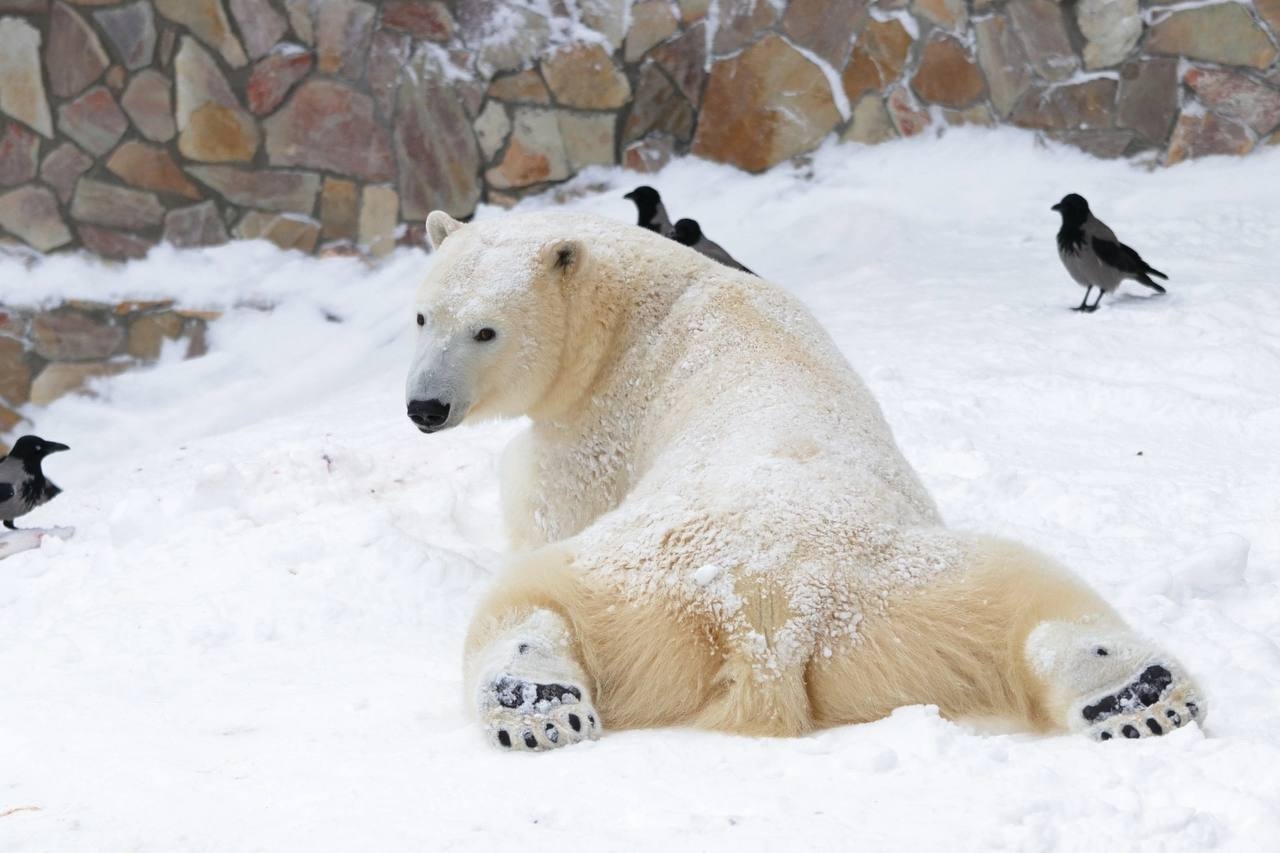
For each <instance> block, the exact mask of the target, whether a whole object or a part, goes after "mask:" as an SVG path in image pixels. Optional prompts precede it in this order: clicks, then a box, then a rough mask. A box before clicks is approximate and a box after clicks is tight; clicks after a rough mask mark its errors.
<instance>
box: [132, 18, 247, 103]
mask: <svg viewBox="0 0 1280 853" xmlns="http://www.w3.org/2000/svg"><path fill="white" fill-rule="evenodd" d="M152 2H154V3H155V5H156V10H157V11H158V12H159V13H160V14H161V15H163V16H165V17H166V18H168V19H169V20H171V21H174V22H175V23H179V24H182V25H183V26H184V27H186V28H187V29H189V30H190V31H191V32H192V33H194V34H195V36H196V38H198V39H200V41H202V42H204V43H205V44H207V45H209V47H211V48H213V49H214V50H216V51H218V53H220V54H221V55H222V58H223V59H225V60H226V61H227V64H228V65H230V66H231V67H232V68H242V67H244V66H245V65H246V64H248V62H249V58H248V57H247V56H245V53H244V48H242V47H241V46H240V41H239V39H237V38H236V36H235V32H234V31H232V29H231V22H230V21H229V20H227V13H226V10H224V9H223V8H222V0H152ZM179 124H181V122H179Z"/></svg>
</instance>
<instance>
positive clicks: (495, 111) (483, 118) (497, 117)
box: [475, 101, 511, 160]
mask: <svg viewBox="0 0 1280 853" xmlns="http://www.w3.org/2000/svg"><path fill="white" fill-rule="evenodd" d="M475 129H476V140H477V141H478V142H479V143H480V150H481V151H482V152H484V159H485V160H492V159H493V155H494V154H497V153H498V152H499V151H500V150H502V146H503V145H504V144H506V141H507V134H509V133H511V119H509V118H507V111H506V110H505V109H503V107H502V104H501V103H499V102H498V101H489V102H488V103H487V104H485V107H484V109H483V110H481V112H480V116H479V117H478V118H477V119H476V121H475Z"/></svg>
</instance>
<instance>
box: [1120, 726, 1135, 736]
mask: <svg viewBox="0 0 1280 853" xmlns="http://www.w3.org/2000/svg"><path fill="white" fill-rule="evenodd" d="M1120 734H1122V735H1124V736H1125V737H1127V738H1135V737H1139V736H1140V735H1139V734H1138V730H1137V729H1135V728H1134V727H1133V726H1125V727H1124V728H1123V729H1121V730H1120Z"/></svg>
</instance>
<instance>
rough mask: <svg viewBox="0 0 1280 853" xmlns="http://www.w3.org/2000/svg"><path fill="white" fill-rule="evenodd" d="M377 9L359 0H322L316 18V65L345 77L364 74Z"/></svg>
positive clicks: (321, 70)
mask: <svg viewBox="0 0 1280 853" xmlns="http://www.w3.org/2000/svg"><path fill="white" fill-rule="evenodd" d="M377 15H378V10H377V8H376V7H375V6H374V5H373V4H371V3H365V2H362V0H325V2H324V3H321V4H320V8H319V15H318V17H317V18H316V68H317V69H318V70H319V71H320V73H321V74H333V75H336V76H338V77H345V78H346V79H348V80H359V79H360V78H362V77H364V68H365V61H366V60H367V59H368V56H369V42H370V39H371V38H372V37H373V23H374V20H375V18H376V17H377Z"/></svg>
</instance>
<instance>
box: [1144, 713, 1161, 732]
mask: <svg viewBox="0 0 1280 853" xmlns="http://www.w3.org/2000/svg"><path fill="white" fill-rule="evenodd" d="M1147 728H1149V729H1151V733H1152V734H1153V735H1162V734H1164V729H1162V728H1160V724H1159V723H1157V722H1156V721H1155V718H1154V717H1147Z"/></svg>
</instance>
